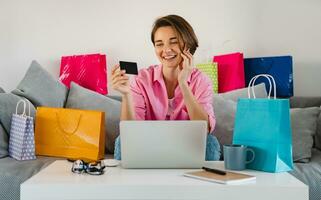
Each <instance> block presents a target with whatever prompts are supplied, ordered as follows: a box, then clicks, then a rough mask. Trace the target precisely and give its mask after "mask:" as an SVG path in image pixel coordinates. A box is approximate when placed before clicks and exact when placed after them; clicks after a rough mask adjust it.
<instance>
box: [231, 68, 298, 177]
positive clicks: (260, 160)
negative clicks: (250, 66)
mask: <svg viewBox="0 0 321 200" xmlns="http://www.w3.org/2000/svg"><path fill="white" fill-rule="evenodd" d="M262 76H263V77H266V78H268V79H269V83H270V91H269V96H268V98H267V99H256V98H255V93H254V90H252V92H253V97H254V98H251V96H250V90H251V89H252V88H253V87H251V86H254V82H255V80H256V79H257V78H258V77H262ZM271 80H272V83H273V86H274V94H276V93H275V90H276V89H275V81H274V79H273V77H272V76H270V75H266V74H261V75H257V76H255V77H253V79H252V80H251V81H250V83H249V87H248V95H249V98H248V99H239V100H238V102H237V111H236V117H235V127H234V135H233V144H242V145H247V146H249V147H251V148H252V149H253V150H254V152H255V159H254V161H253V162H251V163H249V164H247V166H246V167H247V168H248V169H255V170H260V171H266V172H284V171H290V170H292V169H293V159H292V134H291V126H290V105H289V100H288V99H276V98H275V97H274V98H270V97H271V88H272V87H271V86H272V84H271Z"/></svg>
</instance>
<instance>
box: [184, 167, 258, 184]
mask: <svg viewBox="0 0 321 200" xmlns="http://www.w3.org/2000/svg"><path fill="white" fill-rule="evenodd" d="M184 176H187V177H191V178H197V179H201V180H205V181H211V182H216V183H221V184H242V183H247V182H250V181H255V180H256V177H255V176H252V175H247V174H242V173H238V172H228V171H226V175H220V174H215V173H212V172H208V171H204V170H198V171H193V172H187V173H185V174H184Z"/></svg>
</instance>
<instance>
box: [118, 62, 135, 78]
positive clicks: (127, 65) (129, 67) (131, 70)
mask: <svg viewBox="0 0 321 200" xmlns="http://www.w3.org/2000/svg"><path fill="white" fill-rule="evenodd" d="M119 65H120V69H121V70H126V74H135V75H137V74H138V69H137V63H135V62H126V61H119Z"/></svg>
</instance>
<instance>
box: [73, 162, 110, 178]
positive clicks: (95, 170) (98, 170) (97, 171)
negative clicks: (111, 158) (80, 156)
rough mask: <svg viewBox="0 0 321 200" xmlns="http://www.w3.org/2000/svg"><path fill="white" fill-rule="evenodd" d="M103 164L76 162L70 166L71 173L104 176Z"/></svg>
mask: <svg viewBox="0 0 321 200" xmlns="http://www.w3.org/2000/svg"><path fill="white" fill-rule="evenodd" d="M105 167H106V166H105V164H104V162H102V161H97V162H91V163H85V162H84V161H83V160H76V161H74V162H73V164H72V168H71V171H72V172H73V173H77V174H82V173H84V172H85V173H87V174H90V175H102V174H104V169H105Z"/></svg>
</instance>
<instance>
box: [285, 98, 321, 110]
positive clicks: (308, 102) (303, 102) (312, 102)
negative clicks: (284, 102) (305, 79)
mask: <svg viewBox="0 0 321 200" xmlns="http://www.w3.org/2000/svg"><path fill="white" fill-rule="evenodd" d="M320 106H321V97H300V96H296V97H291V98H290V107H291V108H307V107H320Z"/></svg>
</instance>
